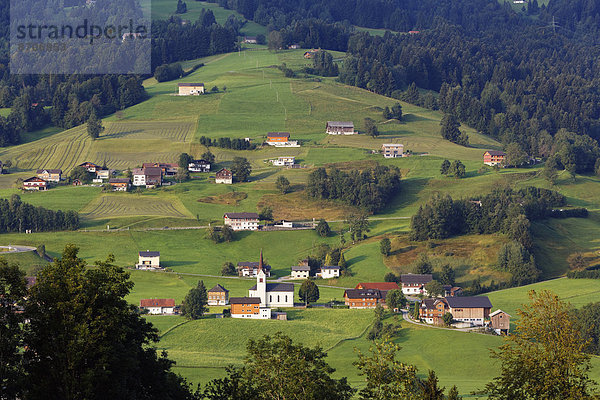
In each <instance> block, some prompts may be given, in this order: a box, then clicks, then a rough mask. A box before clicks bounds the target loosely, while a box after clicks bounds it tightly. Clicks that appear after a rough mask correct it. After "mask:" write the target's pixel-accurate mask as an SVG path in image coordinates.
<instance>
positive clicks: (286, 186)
mask: <svg viewBox="0 0 600 400" xmlns="http://www.w3.org/2000/svg"><path fill="white" fill-rule="evenodd" d="M275 185H276V186H277V189H278V190H279V191H280V192H281V193H282V194H286V193H287V192H289V191H290V181H289V180H288V178H286V177H285V176H283V175H280V176H278V177H277V180H276V181H275Z"/></svg>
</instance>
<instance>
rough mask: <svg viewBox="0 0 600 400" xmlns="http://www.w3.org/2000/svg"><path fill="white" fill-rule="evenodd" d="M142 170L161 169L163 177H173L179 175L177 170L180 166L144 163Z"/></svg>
mask: <svg viewBox="0 0 600 400" xmlns="http://www.w3.org/2000/svg"><path fill="white" fill-rule="evenodd" d="M142 168H160V169H161V171H162V173H163V175H166V176H173V175H175V174H176V173H177V170H178V169H179V164H177V163H161V162H154V163H143V164H142Z"/></svg>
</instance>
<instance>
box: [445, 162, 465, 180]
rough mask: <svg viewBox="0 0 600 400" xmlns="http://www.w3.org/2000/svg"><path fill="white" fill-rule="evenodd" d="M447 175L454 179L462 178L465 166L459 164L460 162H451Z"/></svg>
mask: <svg viewBox="0 0 600 400" xmlns="http://www.w3.org/2000/svg"><path fill="white" fill-rule="evenodd" d="M448 173H449V174H450V175H452V176H454V177H455V178H464V177H465V165H464V164H463V163H462V162H460V160H454V161H452V164H450V169H449V171H448Z"/></svg>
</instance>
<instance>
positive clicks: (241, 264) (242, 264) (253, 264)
mask: <svg viewBox="0 0 600 400" xmlns="http://www.w3.org/2000/svg"><path fill="white" fill-rule="evenodd" d="M258 264H259V262H258V261H241V262H239V263H237V266H238V267H244V268H258ZM263 269H266V270H267V271H269V270H270V269H271V266H270V265H265V264H263Z"/></svg>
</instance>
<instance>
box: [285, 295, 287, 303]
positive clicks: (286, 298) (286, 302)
mask: <svg viewBox="0 0 600 400" xmlns="http://www.w3.org/2000/svg"><path fill="white" fill-rule="evenodd" d="M285 302H286V303H287V294H286V295H285Z"/></svg>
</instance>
